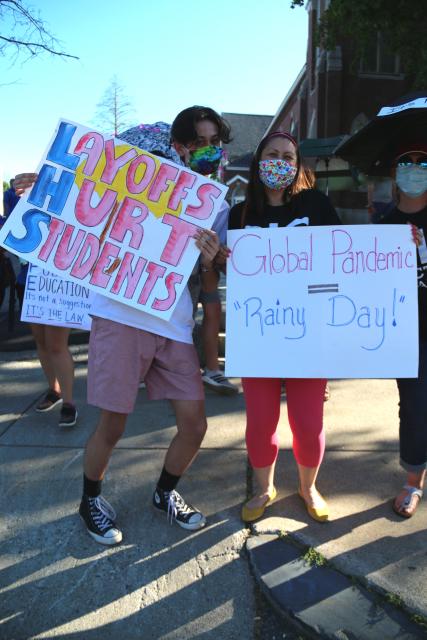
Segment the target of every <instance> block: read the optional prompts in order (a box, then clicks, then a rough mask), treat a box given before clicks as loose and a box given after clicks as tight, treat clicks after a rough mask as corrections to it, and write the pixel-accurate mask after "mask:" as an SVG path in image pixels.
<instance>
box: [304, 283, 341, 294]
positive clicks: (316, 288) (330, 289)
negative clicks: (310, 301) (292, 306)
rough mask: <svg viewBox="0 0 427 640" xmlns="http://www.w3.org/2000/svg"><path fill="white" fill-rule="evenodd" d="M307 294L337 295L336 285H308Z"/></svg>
mask: <svg viewBox="0 0 427 640" xmlns="http://www.w3.org/2000/svg"><path fill="white" fill-rule="evenodd" d="M308 293H338V283H337V282H336V283H335V284H330V283H328V284H309V285H308Z"/></svg>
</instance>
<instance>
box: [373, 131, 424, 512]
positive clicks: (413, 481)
mask: <svg viewBox="0 0 427 640" xmlns="http://www.w3.org/2000/svg"><path fill="white" fill-rule="evenodd" d="M392 177H393V178H394V180H395V181H396V185H397V191H398V204H397V206H396V208H395V209H394V211H392V212H391V213H390V214H389V215H388V216H387V217H386V218H385V219H384V220H382V222H383V223H386V224H405V223H410V224H411V225H413V226H414V227H415V228H416V230H418V231H417V233H418V236H419V237H418V242H417V244H418V247H417V254H418V255H417V264H418V321H419V371H418V378H407V379H399V380H397V386H398V390H399V422H400V424H399V445H400V464H401V466H402V467H403V468H404V469H405V471H406V474H407V476H406V483H405V485H404V487H403V488H402V491H401V492H400V493H399V494H398V495H397V496H396V498H395V500H394V501H393V509H394V510H395V512H396V513H398V514H399V515H400V516H402V517H404V518H410V517H411V516H413V515H414V513H415V511H416V509H417V507H418V504H419V502H420V500H421V498H422V495H423V491H422V489H423V486H424V481H425V477H426V467H427V246H426V238H427V144H425V143H424V144H421V143H419V144H416V143H415V144H414V143H412V144H407V145H404V146H402V147H401V148H400V149H399V150H398V151H397V153H396V157H395V159H394V162H393V168H392Z"/></svg>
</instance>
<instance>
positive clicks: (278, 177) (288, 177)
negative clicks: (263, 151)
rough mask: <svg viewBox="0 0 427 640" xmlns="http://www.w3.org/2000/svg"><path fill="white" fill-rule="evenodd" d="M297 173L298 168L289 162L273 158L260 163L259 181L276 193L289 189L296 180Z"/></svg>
mask: <svg viewBox="0 0 427 640" xmlns="http://www.w3.org/2000/svg"><path fill="white" fill-rule="evenodd" d="M297 171H298V169H297V167H294V166H293V165H292V164H290V163H289V162H288V161H287V160H279V159H278V158H271V159H270V160H260V162H259V179H260V180H261V182H262V183H263V184H264V185H265V186H266V187H268V188H269V189H274V191H280V190H281V189H287V187H289V186H290V185H291V184H292V183H293V181H294V180H295V176H296V175H297Z"/></svg>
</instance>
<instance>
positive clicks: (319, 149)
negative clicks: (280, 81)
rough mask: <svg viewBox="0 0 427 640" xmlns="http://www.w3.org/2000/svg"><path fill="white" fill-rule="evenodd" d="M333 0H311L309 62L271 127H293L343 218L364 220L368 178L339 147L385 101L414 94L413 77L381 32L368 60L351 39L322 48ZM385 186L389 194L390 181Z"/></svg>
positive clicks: (308, 11) (309, 9)
mask: <svg viewBox="0 0 427 640" xmlns="http://www.w3.org/2000/svg"><path fill="white" fill-rule="evenodd" d="M327 4H328V0H309V1H308V2H307V3H306V11H307V16H308V20H309V33H308V43H307V59H306V63H305V64H304V66H303V68H302V69H301V71H300V73H299V74H298V76H297V78H296V79H295V82H294V83H293V85H292V87H291V88H290V89H289V91H288V93H287V94H286V96H285V98H284V100H283V102H282V104H281V105H280V106H279V108H278V110H277V112H276V114H275V116H274V117H273V119H272V121H271V123H270V125H269V127H268V130H270V131H272V130H286V131H289V132H290V133H291V134H292V135H293V136H294V137H295V138H296V139H297V140H298V141H299V142H300V144H301V152H302V155H303V156H304V158H305V160H306V163H307V164H308V165H309V166H311V167H312V168H314V169H315V171H316V176H317V179H318V187H319V188H320V189H323V190H326V188H328V191H329V195H330V197H331V199H332V200H333V202H334V204H335V206H336V207H337V209H338V210H339V211H340V214H341V216H342V218H343V220H344V221H346V222H358V221H361V222H362V221H365V220H366V217H367V213H366V204H367V179H366V177H365V176H361V175H360V174H358V173H357V172H356V171H355V170H354V169H353V168H352V167H349V165H348V164H347V163H346V162H344V161H343V160H341V159H339V158H337V157H336V156H335V155H334V150H335V148H336V147H337V145H338V143H339V142H340V141H341V140H342V137H343V136H344V135H346V134H347V135H348V134H353V133H356V131H358V130H359V129H360V128H361V127H363V126H364V125H365V124H366V123H367V122H368V121H369V120H371V119H372V118H373V117H374V116H375V115H376V113H377V112H378V111H379V109H380V107H381V106H383V105H385V104H387V103H388V102H390V101H391V100H393V99H395V98H397V97H399V96H401V95H404V94H405V93H408V91H409V90H410V82H409V80H408V79H407V78H405V75H404V74H403V73H402V70H401V65H400V60H399V58H398V56H396V55H394V54H392V53H389V52H387V51H386V50H385V48H384V46H383V43H382V41H381V37H380V35H378V37H377V40H376V41H375V42H372V46H371V47H370V50H369V51H366V54H365V56H364V58H363V60H355V57H354V55H353V53H352V46H351V42H348V41H347V42H344V43H343V44H342V45H341V46H339V47H336V49H335V50H334V51H325V50H322V49H320V48H319V47H316V46H315V43H314V33H315V28H316V24H317V22H318V20H319V17H320V16H321V15H322V13H323V11H324V10H325V8H326V7H327ZM379 186H380V187H382V188H383V191H384V193H387V185H384V184H380V185H379ZM385 197H387V196H385Z"/></svg>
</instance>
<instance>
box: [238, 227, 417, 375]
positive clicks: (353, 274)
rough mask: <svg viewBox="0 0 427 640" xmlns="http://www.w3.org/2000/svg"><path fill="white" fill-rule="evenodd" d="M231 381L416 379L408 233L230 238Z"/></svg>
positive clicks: (278, 232) (351, 230)
mask: <svg viewBox="0 0 427 640" xmlns="http://www.w3.org/2000/svg"><path fill="white" fill-rule="evenodd" d="M228 246H229V247H230V249H231V256H230V258H229V259H228V261H227V311H226V318H227V334H226V375H228V376H247V377H273V378H284V377H288V378H395V377H416V376H417V375H418V306H417V302H418V298H417V271H416V265H417V260H416V247H415V244H414V242H413V240H412V237H411V230H410V227H409V226H408V225H380V226H375V225H357V226H342V227H340V226H338V227H331V226H327V227H304V228H302V227H298V228H289V227H284V228H275V229H259V228H248V229H244V230H239V231H229V232H228Z"/></svg>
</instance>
